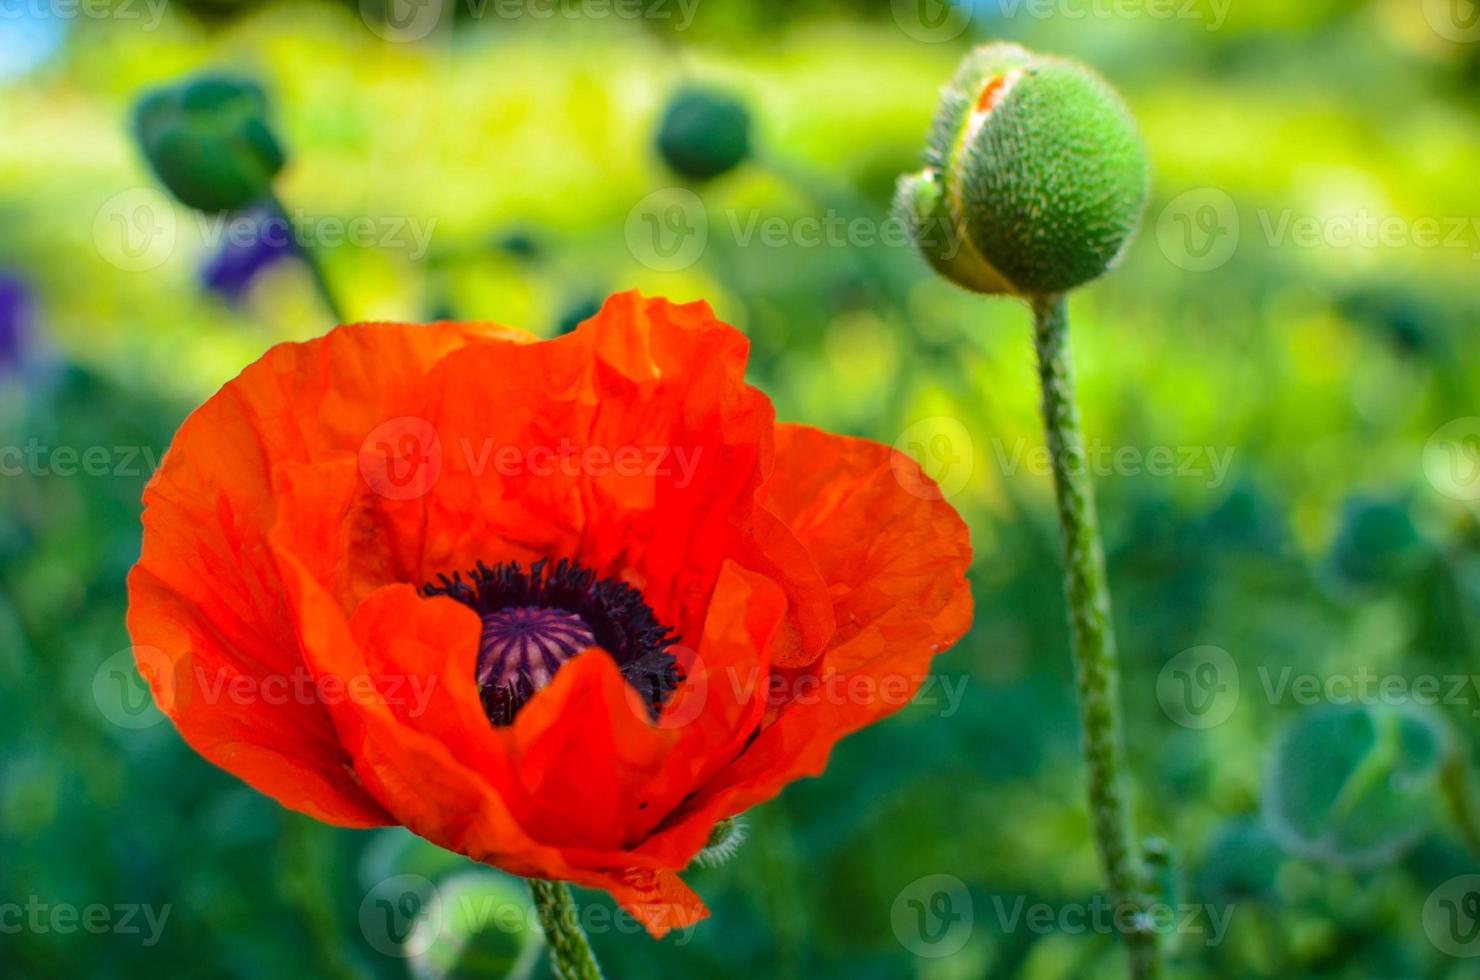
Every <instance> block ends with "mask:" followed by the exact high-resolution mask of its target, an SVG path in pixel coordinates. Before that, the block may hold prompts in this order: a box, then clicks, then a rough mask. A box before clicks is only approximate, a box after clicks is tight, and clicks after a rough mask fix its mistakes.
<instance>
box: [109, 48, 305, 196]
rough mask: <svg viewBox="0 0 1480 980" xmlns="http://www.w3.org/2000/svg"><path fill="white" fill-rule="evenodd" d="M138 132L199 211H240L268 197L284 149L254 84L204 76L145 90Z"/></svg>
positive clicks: (153, 159)
mask: <svg viewBox="0 0 1480 980" xmlns="http://www.w3.org/2000/svg"><path fill="white" fill-rule="evenodd" d="M134 133H135V135H136V137H137V138H138V140H139V145H140V146H141V147H142V148H143V150H144V156H145V157H146V158H147V159H148V160H149V165H150V167H152V168H153V170H154V173H155V174H156V175H157V176H158V177H159V180H160V182H161V183H163V184H164V186H165V187H166V188H168V189H169V191H170V193H171V194H174V195H175V197H177V198H179V200H180V202H181V203H183V204H185V205H187V206H188V207H192V208H195V209H197V210H200V211H236V210H240V209H241V208H244V207H246V206H247V205H249V204H252V203H254V202H256V201H259V200H262V199H263V198H265V197H267V196H268V195H269V194H270V193H271V191H272V179H273V177H275V176H276V175H277V173H278V171H279V170H281V169H282V168H283V162H284V157H283V150H282V147H280V146H279V145H278V142H277V139H276V138H275V137H274V136H273V134H272V130H271V129H270V128H269V127H268V124H267V97H266V96H265V95H264V94H263V92H262V89H261V88H260V87H259V86H258V85H257V84H256V83H255V82H251V81H248V80H246V79H241V78H234V77H230V76H226V75H198V76H196V77H194V78H190V79H186V80H185V81H183V82H180V83H178V84H175V85H171V86H167V87H165V88H160V89H156V90H154V91H152V92H149V93H147V94H146V95H144V96H143V97H142V98H141V99H140V100H139V103H138V105H137V106H136V107H135V109H134Z"/></svg>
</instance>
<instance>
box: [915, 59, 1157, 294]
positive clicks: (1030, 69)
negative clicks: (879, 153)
mask: <svg viewBox="0 0 1480 980" xmlns="http://www.w3.org/2000/svg"><path fill="white" fill-rule="evenodd" d="M925 161H926V164H927V167H926V169H925V170H924V171H923V172H922V173H919V174H912V175H906V176H904V177H902V178H900V181H899V187H898V190H897V192H896V195H895V208H896V210H897V211H898V213H899V215H900V217H901V220H902V221H903V222H904V223H905V226H906V227H907V228H908V229H910V231H911V232H912V233H913V234H914V236H915V237H914V238H913V240H914V241H915V242H916V244H917V245H918V246H919V247H920V249H921V251H922V252H923V253H924V255H925V257H926V259H927V260H928V261H929V262H930V264H931V265H932V266H933V267H934V268H935V269H936V270H937V271H938V272H940V273H941V274H942V275H944V276H946V277H947V278H949V279H951V280H952V281H954V282H956V283H957V284H959V285H961V286H964V287H965V288H967V289H971V290H974V291H976V292H981V293H1015V294H1018V295H1043V294H1051V293H1060V292H1064V291H1065V290H1069V289H1073V288H1074V287H1076V286H1080V285H1083V284H1084V283H1086V282H1089V281H1090V280H1091V279H1095V278H1097V277H1098V276H1100V275H1103V274H1104V273H1105V272H1106V271H1107V270H1108V269H1109V268H1110V267H1111V266H1113V265H1114V264H1115V262H1116V261H1117V260H1118V259H1119V258H1120V256H1121V254H1122V253H1123V252H1124V251H1125V247H1126V245H1127V244H1128V243H1129V242H1130V239H1131V236H1132V234H1133V233H1134V232H1135V230H1136V226H1137V225H1138V224H1139V223H1140V220H1141V213H1142V212H1143V211H1144V210H1145V208H1146V198H1147V195H1148V193H1149V176H1148V170H1149V168H1148V165H1147V161H1146V150H1145V147H1144V146H1143V145H1142V142H1141V138H1140V136H1139V134H1138V133H1137V131H1136V127H1135V123H1134V121H1133V120H1132V119H1131V116H1130V113H1129V112H1128V111H1127V109H1126V107H1125V104H1124V103H1123V102H1122V101H1121V99H1120V97H1119V96H1118V95H1116V94H1115V92H1114V91H1113V90H1112V89H1111V88H1110V87H1109V86H1108V85H1107V84H1105V82H1103V81H1101V80H1100V78H1099V77H1098V76H1096V75H1094V74H1093V73H1091V72H1090V71H1088V70H1087V69H1085V68H1084V67H1082V66H1080V65H1078V64H1076V63H1074V62H1072V61H1067V60H1064V59H1061V58H1052V57H1048V56H1044V55H1037V54H1033V53H1031V52H1029V51H1027V50H1025V49H1024V48H1021V47H1018V46H1017V45H1015V44H1002V43H998V44H989V45H984V46H982V47H979V48H977V49H976V50H975V51H973V52H972V53H971V54H969V55H967V57H966V59H965V61H963V62H962V63H961V67H960V68H959V69H957V71H956V74H955V77H954V78H952V79H951V81H950V83H949V84H948V85H947V86H946V87H945V89H944V90H943V91H942V93H941V103H940V108H939V109H938V110H937V112H936V116H935V120H934V122H933V124H932V126H931V131H930V136H929V140H928V145H927V148H926V152H925ZM942 222H949V223H950V224H951V225H952V226H953V227H954V228H955V229H956V235H954V236H945V235H940V234H938V233H937V234H934V236H933V240H924V239H922V238H921V237H920V232H921V231H922V230H934V229H937V228H938V227H939V225H940V224H941V223H942ZM953 243H954V244H953Z"/></svg>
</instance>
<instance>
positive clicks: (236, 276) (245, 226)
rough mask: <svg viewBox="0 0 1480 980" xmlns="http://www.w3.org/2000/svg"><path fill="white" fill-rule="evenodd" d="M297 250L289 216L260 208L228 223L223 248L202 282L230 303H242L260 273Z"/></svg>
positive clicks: (203, 272)
mask: <svg viewBox="0 0 1480 980" xmlns="http://www.w3.org/2000/svg"><path fill="white" fill-rule="evenodd" d="M295 251H296V249H295V247H294V245H293V229H292V228H291V227H290V226H289V224H288V222H287V219H285V218H283V217H282V216H281V215H279V214H277V213H275V212H273V211H270V210H267V209H265V208H256V209H254V210H251V211H247V212H245V213H243V214H241V215H238V216H237V217H234V218H232V219H231V220H230V221H229V222H228V223H227V225H226V233H225V235H224V236H223V237H222V240H221V247H220V248H219V249H217V251H216V254H215V255H213V256H211V260H210V261H209V262H207V263H206V264H205V266H204V267H203V268H202V269H201V270H200V278H201V282H203V283H204V284H205V286H206V288H207V289H209V290H211V291H212V292H214V293H216V294H218V295H220V296H221V297H222V298H224V299H225V300H226V301H227V302H228V303H233V304H234V303H239V302H241V299H242V296H243V294H245V293H246V291H247V287H248V286H250V285H251V284H252V279H253V278H255V277H256V275H257V273H259V272H261V271H262V270H263V269H266V268H267V267H268V266H270V265H272V264H273V263H275V262H278V261H280V260H282V259H285V258H287V257H289V256H290V255H293V254H294V252H295Z"/></svg>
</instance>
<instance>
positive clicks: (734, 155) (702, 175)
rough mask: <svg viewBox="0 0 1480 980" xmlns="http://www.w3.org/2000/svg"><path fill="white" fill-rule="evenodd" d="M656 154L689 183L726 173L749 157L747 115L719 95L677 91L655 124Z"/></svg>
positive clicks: (743, 109)
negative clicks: (656, 130) (656, 132)
mask: <svg viewBox="0 0 1480 980" xmlns="http://www.w3.org/2000/svg"><path fill="white" fill-rule="evenodd" d="M658 154H659V155H660V156H662V158H663V162H665V163H666V164H668V166H669V167H671V168H672V169H673V171H674V172H675V173H677V174H679V175H680V176H683V177H687V178H689V179H690V180H708V179H709V178H711V177H718V176H719V175H720V174H723V173H727V172H729V171H730V170H733V169H734V168H736V167H738V166H739V165H740V164H741V163H743V162H745V158H746V157H748V156H749V155H750V113H749V112H747V111H746V109H745V106H744V105H743V104H742V103H741V102H739V101H738V100H737V99H734V98H732V97H730V96H728V95H725V94H724V93H722V92H713V91H709V90H707V89H697V88H693V89H685V90H683V91H680V92H679V93H677V94H676V95H674V97H673V99H672V101H670V102H669V103H668V108H667V109H665V110H663V118H662V120H661V121H660V122H659V124H658Z"/></svg>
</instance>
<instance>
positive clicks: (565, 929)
mask: <svg viewBox="0 0 1480 980" xmlns="http://www.w3.org/2000/svg"><path fill="white" fill-rule="evenodd" d="M529 890H530V892H531V893H533V895H534V907H535V911H536V912H538V913H539V916H540V925H541V926H543V927H544V930H545V941H546V942H548V943H549V945H550V971H551V972H552V973H553V974H554V975H555V977H556V978H557V980H601V967H600V966H598V965H597V964H596V956H595V955H594V954H593V953H592V952H591V944H590V943H589V942H588V941H587V940H586V933H585V931H584V930H583V929H582V928H581V923H580V920H579V919H578V918H577V917H576V903H575V900H574V899H572V898H571V894H570V886H569V885H567V884H566V883H565V882H563V881H546V880H545V879H543V878H531V879H529Z"/></svg>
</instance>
